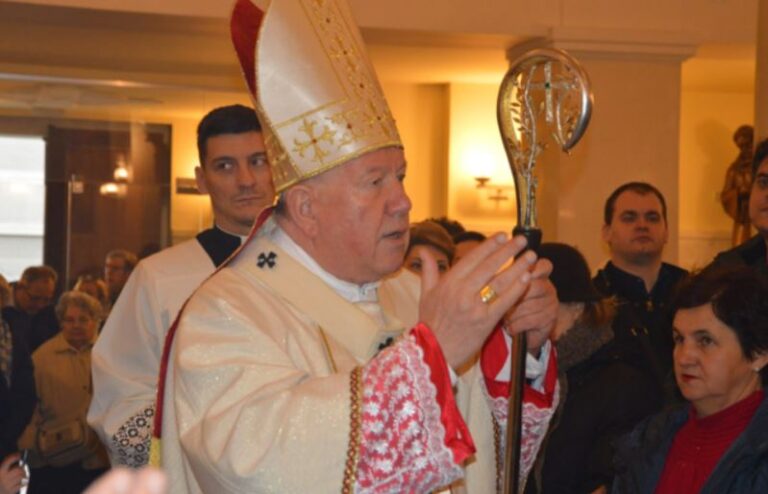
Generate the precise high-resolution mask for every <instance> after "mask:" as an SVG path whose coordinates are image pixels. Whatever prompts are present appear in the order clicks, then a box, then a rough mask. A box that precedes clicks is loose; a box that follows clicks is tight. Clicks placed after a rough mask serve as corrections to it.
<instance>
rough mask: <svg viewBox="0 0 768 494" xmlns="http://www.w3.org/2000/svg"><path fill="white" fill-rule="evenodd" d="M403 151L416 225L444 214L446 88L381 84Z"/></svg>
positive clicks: (406, 186) (445, 207) (445, 195)
mask: <svg viewBox="0 0 768 494" xmlns="http://www.w3.org/2000/svg"><path fill="white" fill-rule="evenodd" d="M383 90H384V93H385V96H386V97H387V100H388V102H389V106H390V109H391V110H392V114H393V115H394V117H395V120H396V122H397V127H398V130H399V131H400V137H401V139H402V141H403V146H404V147H405V157H406V160H407V163H408V171H407V175H406V179H405V189H406V192H408V195H409V197H410V198H411V202H412V203H413V209H412V210H411V220H412V221H420V220H422V219H425V218H428V217H430V216H441V215H445V214H446V212H447V181H448V169H447V166H446V163H447V160H448V158H447V146H446V144H447V139H448V121H449V109H448V88H447V87H446V86H445V85H444V84H384V85H383Z"/></svg>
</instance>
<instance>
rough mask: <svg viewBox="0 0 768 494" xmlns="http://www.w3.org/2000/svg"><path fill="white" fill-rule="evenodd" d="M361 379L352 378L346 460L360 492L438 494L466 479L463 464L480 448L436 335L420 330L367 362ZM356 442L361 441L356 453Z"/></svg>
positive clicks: (423, 328)
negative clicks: (357, 381)
mask: <svg viewBox="0 0 768 494" xmlns="http://www.w3.org/2000/svg"><path fill="white" fill-rule="evenodd" d="M361 378H362V381H361V384H360V388H359V389H357V388H356V384H354V379H353V380H352V381H353V382H352V388H353V389H352V406H351V418H352V423H351V429H350V431H351V434H352V436H351V439H352V440H351V441H350V452H349V453H348V455H347V465H348V467H351V465H353V464H355V463H356V465H357V468H355V469H354V471H355V479H354V482H355V485H356V489H355V491H356V492H405V491H407V492H431V491H433V490H435V489H437V488H439V487H442V486H445V485H448V484H450V483H452V482H453V481H455V480H457V479H458V478H460V477H461V475H462V469H461V466H460V464H461V462H463V460H464V459H466V457H467V456H468V455H470V454H472V453H473V452H474V444H473V443H472V438H471V437H470V435H469V432H468V430H467V427H466V424H465V423H464V421H463V419H462V418H461V415H460V414H459V411H458V408H457V407H456V403H455V401H454V397H453V391H452V389H451V383H450V377H449V373H448V367H447V365H446V363H445V359H444V357H443V355H442V352H441V351H440V347H439V345H438V344H437V341H436V340H435V339H434V336H433V335H432V333H431V331H429V329H428V328H427V327H426V326H423V325H419V326H417V327H416V328H414V329H413V330H412V331H411V332H410V333H409V334H408V335H406V336H405V337H403V338H401V339H400V340H399V341H398V342H397V343H396V344H394V345H393V346H391V347H389V348H387V349H385V350H383V351H382V352H381V353H379V354H378V355H377V356H376V357H375V358H374V359H372V360H371V361H370V362H369V363H368V364H366V365H365V366H364V367H363V368H362V371H361ZM356 396H357V397H359V398H357V399H359V400H360V412H359V417H358V419H355V400H356V398H355V397H356ZM358 424H359V425H358ZM357 428H359V436H358V433H357V432H356V430H357ZM355 437H359V438H360V444H359V448H358V451H359V452H358V454H357V456H355V453H354V446H355V439H354V438H355ZM351 470H352V468H348V471H347V472H345V479H347V478H350V475H348V474H350V473H351ZM348 482H349V484H351V482H350V481H348Z"/></svg>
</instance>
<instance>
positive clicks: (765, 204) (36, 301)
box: [0, 1, 768, 494]
mask: <svg viewBox="0 0 768 494" xmlns="http://www.w3.org/2000/svg"><path fill="white" fill-rule="evenodd" d="M269 8H270V9H273V11H272V12H271V16H267V17H265V16H264V12H263V11H261V10H259V9H258V8H257V7H255V6H254V5H253V4H251V3H250V2H248V1H239V2H237V5H236V7H235V10H234V17H233V24H232V26H233V41H234V43H235V47H236V49H237V52H238V56H239V58H240V61H241V63H242V65H243V68H244V72H245V74H246V79H247V82H248V86H249V89H250V91H251V93H252V95H253V96H254V99H255V101H257V106H256V109H257V111H256V112H254V110H253V109H251V108H247V107H244V106H241V105H232V106H226V107H221V108H216V109H214V110H212V111H211V112H210V113H208V114H207V115H206V116H205V117H204V118H203V119H202V120H201V122H200V124H199V126H198V133H197V135H198V140H197V146H198V151H199V166H198V167H197V168H196V170H195V174H196V179H197V184H198V187H199V189H200V190H201V191H202V192H204V193H207V194H208V195H209V196H210V199H211V204H212V209H213V213H214V225H213V226H212V228H210V229H208V230H205V231H203V232H201V233H200V234H198V235H197V236H196V238H194V239H191V240H188V241H186V242H183V243H180V244H178V245H175V246H173V247H170V248H168V249H165V250H162V251H160V252H158V253H155V254H153V255H150V256H148V257H146V258H143V259H141V260H140V261H139V260H138V259H137V257H136V256H135V255H134V254H132V253H130V252H128V251H125V250H116V251H112V252H110V253H108V254H107V256H106V259H105V264H104V276H103V279H102V278H101V277H97V276H82V277H80V278H79V279H78V280H77V281H76V283H75V284H74V285H73V286H72V288H71V290H68V291H65V292H64V293H62V294H61V295H60V296H59V297H56V287H57V283H58V276H57V273H56V272H55V271H54V270H53V269H51V268H50V267H47V266H34V267H30V268H28V269H26V270H25V271H24V272H23V274H22V275H21V277H20V278H19V280H18V281H15V282H13V283H11V284H8V283H7V282H3V283H0V303H1V304H2V320H1V321H0V459H1V460H2V461H1V462H0V494H12V493H16V492H18V491H19V490H20V489H21V488H22V486H23V485H26V486H27V488H28V492H30V493H32V494H38V493H70V492H71V493H79V492H83V490H84V489H86V488H88V486H89V485H90V486H91V487H90V489H91V490H89V491H88V492H89V493H94V494H105V493H110V492H129V491H130V489H133V490H134V491H135V492H153V493H154V492H157V493H159V492H163V491H165V490H166V489H170V491H171V492H179V493H182V492H195V493H196V492H336V491H339V490H341V491H342V492H433V491H437V490H439V489H445V488H449V489H450V490H451V492H454V493H460V492H469V493H483V494H485V493H491V492H500V489H501V483H502V474H503V472H504V465H503V461H504V438H505V436H506V434H505V428H506V422H507V396H508V389H509V377H508V376H509V368H510V366H511V365H512V362H511V354H512V352H511V349H510V341H511V336H512V335H514V334H520V333H524V334H525V335H526V338H527V342H528V353H527V355H526V356H525V358H526V362H525V381H526V382H525V388H524V393H523V404H522V422H523V437H522V449H521V455H520V458H519V461H520V466H521V472H522V475H521V479H522V482H523V485H524V492H526V493H527V494H535V493H547V494H549V493H553V494H554V493H557V494H560V493H579V494H581V493H608V492H613V493H618V494H634V493H653V492H656V493H661V494H665V493H696V492H712V493H715V492H716V493H758V492H766V491H768V484H767V483H766V478H768V475H767V473H768V470H767V469H768V459H766V458H768V456H766V444H768V443H766V442H765V441H764V436H765V434H766V433H765V430H766V428H765V425H766V420H768V415H766V414H768V405H767V404H766V398H765V393H764V391H763V379H765V378H766V377H768V369H766V364H767V363H768V276H766V275H767V274H768V257H767V255H766V245H767V244H768V140H766V141H763V142H762V143H760V144H759V145H758V147H757V150H756V152H755V155H754V165H753V175H754V178H753V182H752V188H751V196H750V202H749V214H750V219H751V221H752V224H753V226H754V227H755V228H756V229H757V230H758V232H759V233H758V234H757V235H756V236H755V237H754V238H752V239H750V240H748V241H747V242H745V243H744V244H742V245H740V246H737V247H735V248H734V249H732V250H729V251H727V252H724V253H722V254H720V255H718V256H717V258H716V259H714V260H713V263H712V265H711V266H708V267H706V268H705V269H703V270H702V271H701V272H698V273H694V274H689V273H687V272H686V271H685V270H684V269H682V268H680V267H678V266H674V265H671V264H668V263H665V262H663V261H662V258H663V253H664V247H665V244H666V243H667V239H668V234H669V233H668V227H667V216H668V211H667V205H666V201H665V199H664V196H663V195H662V194H661V192H660V191H659V190H658V189H657V188H656V187H655V186H653V185H652V184H648V183H645V182H639V181H638V182H630V183H626V184H622V185H619V186H618V187H617V188H616V189H615V191H614V192H613V193H612V194H610V195H609V196H608V197H607V198H606V202H605V208H604V222H603V223H604V224H603V227H602V231H601V232H595V235H602V238H603V240H604V241H605V243H606V245H607V246H608V248H609V251H610V260H609V261H608V262H607V263H606V265H605V266H603V267H601V268H600V269H599V270H597V274H596V275H595V276H592V270H591V268H590V267H589V266H588V264H587V262H586V260H585V259H584V256H583V255H582V254H581V253H580V252H579V251H578V249H577V248H575V247H574V246H572V245H569V244H568V243H567V240H568V239H561V240H563V242H561V243H544V244H542V245H541V246H540V247H539V248H538V249H537V250H536V252H532V251H526V250H525V248H526V245H525V241H524V239H521V238H509V237H508V236H507V235H505V234H500V233H496V234H492V235H488V236H486V235H485V234H483V233H481V232H475V231H466V230H465V229H464V227H463V226H462V225H461V224H459V223H458V222H456V221H452V220H449V219H447V218H436V219H429V220H425V221H422V222H418V223H413V224H409V211H410V207H411V203H410V199H409V198H408V196H407V194H406V193H405V189H404V187H403V180H404V178H405V171H406V165H405V159H404V154H403V149H402V144H401V143H400V140H399V136H398V135H397V130H396V128H395V125H394V121H393V119H392V117H391V115H390V114H389V110H388V108H387V104H386V100H385V99H384V98H383V95H381V93H380V90H379V89H378V87H377V83H376V80H375V75H373V74H372V72H371V71H370V69H369V67H368V66H367V64H366V63H360V62H361V61H365V55H364V52H362V51H361V50H360V49H359V47H358V45H357V44H356V43H359V40H358V39H357V38H356V34H355V33H356V30H355V29H353V28H350V26H354V25H353V24H351V23H349V22H346V19H347V16H348V13H345V12H341V13H340V14H339V13H338V12H332V13H329V14H328V15H327V16H325V17H323V16H321V17H315V16H313V15H310V14H309V13H308V12H304V11H302V12H299V11H296V10H292V9H290V8H289V7H286V4H276V5H273V6H271V7H269ZM342 10H343V9H342ZM337 17H338V18H337ZM341 21H343V22H341ZM264 22H280V23H282V24H281V25H282V26H283V28H284V29H288V30H290V31H291V32H292V34H293V35H295V39H299V40H308V39H314V38H313V37H312V36H310V35H309V33H310V32H311V33H315V32H325V31H324V30H327V29H335V30H336V31H334V32H336V33H337V35H338V38H335V39H337V40H340V41H339V43H342V44H343V43H349V46H348V48H349V49H345V50H342V51H341V52H338V53H337V52H336V51H334V55H333V56H331V55H328V57H329V58H328V61H327V65H323V64H320V65H313V63H314V62H315V59H316V55H317V53H318V51H317V50H319V52H322V51H323V50H325V48H322V49H320V48H318V47H315V48H316V49H315V50H314V51H313V50H309V51H306V52H305V51H302V49H300V47H301V43H297V44H296V45H295V46H294V45H291V46H289V47H287V48H286V49H287V50H291V49H292V50H298V51H297V52H296V53H292V54H286V53H283V52H282V51H281V52H280V57H281V58H280V59H279V60H277V61H275V60H273V59H272V58H271V57H272V56H273V55H271V54H270V52H269V50H267V51H265V52H264V53H261V52H259V51H258V50H256V52H257V53H260V56H259V57H256V54H255V52H254V49H253V48H254V43H256V44H257V45H258V44H259V43H261V44H262V45H264V46H272V45H271V44H270V43H271V38H270V36H273V35H274V32H273V31H270V30H268V29H267V30H264V31H263V32H262V34H263V36H261V37H258V39H257V37H256V36H255V34H254V29H255V30H256V31H258V30H259V29H260V28H261V27H263V26H262V23H264ZM334 23H339V24H334ZM329 25H330V26H331V27H329ZM350 29H351V31H350ZM338 33H341V34H338ZM352 48H354V49H352ZM361 53H362V54H361ZM287 55H292V56H287ZM310 55H311V58H306V57H310ZM342 55H343V56H342ZM274 56H277V55H274ZM302 57H304V58H302ZM345 57H347V58H345ZM293 58H295V59H296V60H300V61H302V60H303V62H302V63H305V64H307V66H309V67H312V70H313V72H312V75H313V79H312V81H313V84H314V85H316V86H318V87H320V86H323V85H325V86H323V87H326V86H327V87H326V89H327V91H326V92H323V91H317V92H311V93H310V92H307V93H301V94H300V95H299V94H294V93H292V92H291V91H292V89H290V88H289V89H286V88H285V87H283V86H282V85H278V86H275V83H274V81H273V80H272V79H270V76H268V75H265V73H269V74H271V73H273V72H274V73H279V72H280V67H281V65H280V64H281V63H283V62H281V61H283V60H286V59H291V60H292V59H293ZM264 64H272V65H269V67H270V71H271V72H270V71H259V70H258V68H259V67H260V66H262V65H264ZM334 64H341V66H342V67H344V70H353V72H354V74H353V75H354V80H355V81H356V82H355V86H354V88H355V89H354V90H352V89H349V88H346V87H345V90H347V89H349V91H350V92H349V93H348V94H351V95H353V96H350V99H349V100H345V103H344V104H355V105H358V106H355V107H352V108H351V109H350V108H346V109H338V110H339V112H338V113H334V114H333V115H331V116H327V117H324V120H323V122H324V123H323V125H324V126H325V131H326V133H330V134H333V133H334V132H336V133H338V135H339V136H344V138H343V139H341V137H340V138H339V139H340V140H339V141H338V142H341V143H343V145H342V144H340V145H339V146H337V147H336V148H333V149H326V150H325V151H323V153H319V151H318V149H320V148H318V147H317V146H319V144H318V142H317V139H319V138H315V141H314V142H312V143H310V144H311V146H315V152H314V154H313V153H311V152H310V151H308V149H309V147H311V146H309V147H304V146H302V145H299V143H300V141H301V139H300V137H302V136H304V137H306V136H307V135H310V136H314V135H315V134H313V132H314V131H313V130H312V129H313V125H315V124H313V123H311V122H310V121H309V120H308V119H309V118H310V117H309V115H310V114H311V113H312V112H313V111H315V110H316V109H317V108H321V109H322V111H326V110H327V109H328V108H330V107H332V106H333V105H335V104H337V103H338V101H337V100H333V101H331V102H328V101H325V100H323V99H322V98H324V97H326V95H327V94H334V91H335V90H337V89H338V88H337V87H336V86H335V85H337V84H342V85H343V84H344V82H343V81H342V80H341V79H339V77H338V73H340V72H338V71H334V69H332V67H335V65H334ZM350 67H352V69H350ZM296 70H298V69H296ZM291 73H292V74H293V75H294V76H295V75H296V74H295V73H293V72H291ZM350 77H352V76H350ZM328 88H330V89H328ZM257 89H258V90H257ZM299 89H300V88H299ZM326 93H327V94H326ZM313 98H316V99H313ZM278 100H279V101H278ZM350 102H351V103H350ZM361 109H363V110H364V111H366V112H372V113H371V114H366V116H365V118H361V119H358V120H355V118H357V117H354V115H356V112H357V111H363V110H361ZM353 110H354V111H353ZM299 117H300V118H299ZM373 121H375V122H377V124H376V125H375V126H374V125H370V122H373ZM261 122H265V124H264V125H265V127H264V128H262V124H261ZM281 122H284V123H281ZM366 122H368V123H366ZM278 124H279V125H278ZM356 125H369V127H365V128H364V129H360V130H357V127H355V126H356ZM331 141H333V139H331ZM273 204H274V206H273ZM512 258H517V260H516V261H515V262H512V263H510V262H508V261H509V260H510V259H512ZM160 441H162V442H160ZM160 444H162V447H159V446H160ZM158 460H159V464H160V465H161V466H162V468H163V472H164V475H166V476H167V482H166V480H165V479H163V478H162V475H161V476H160V477H159V478H158V476H157V473H156V472H154V471H150V470H145V469H141V468H142V467H145V466H146V465H148V464H157V461H158ZM110 466H112V467H129V468H132V469H140V470H138V471H139V472H140V473H138V474H135V473H133V474H132V473H131V472H130V471H126V470H125V469H123V468H113V469H112V471H111V472H110V473H109V474H107V475H106V476H104V477H103V478H102V479H101V480H99V481H96V482H95V483H94V480H95V479H97V478H98V477H100V476H102V475H103V474H104V473H105V472H107V470H109V468H110ZM131 485H134V487H130V486H131ZM142 489H144V490H142Z"/></svg>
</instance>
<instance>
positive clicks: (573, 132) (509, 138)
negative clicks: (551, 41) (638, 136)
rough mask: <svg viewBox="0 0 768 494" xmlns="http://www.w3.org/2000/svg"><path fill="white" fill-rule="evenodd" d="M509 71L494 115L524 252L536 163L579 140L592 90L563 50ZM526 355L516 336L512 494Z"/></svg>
mask: <svg viewBox="0 0 768 494" xmlns="http://www.w3.org/2000/svg"><path fill="white" fill-rule="evenodd" d="M510 67H511V68H510V69H509V71H508V72H507V74H506V75H505V76H504V80H503V81H502V83H501V88H500V89H499V99H498V105H497V111H498V113H497V116H498V120H499V130H500V131H501V138H502V140H503V141H504V149H505V150H506V152H507V159H508V161H509V166H510V168H511V169H512V175H513V177H514V180H515V191H516V193H517V226H516V227H515V229H514V230H513V233H514V234H515V235H525V237H526V238H527V239H528V248H530V249H533V250H536V249H537V248H538V246H539V245H540V243H541V229H539V226H538V221H537V218H536V213H537V209H536V185H537V181H536V176H535V174H534V168H535V165H536V159H537V157H538V156H539V154H541V152H542V151H543V150H544V148H545V146H546V145H547V142H548V141H549V139H550V138H551V139H552V140H554V142H555V143H556V144H557V145H558V146H559V147H560V148H561V149H562V150H563V151H564V152H566V153H567V152H568V151H569V150H570V149H571V148H572V147H573V146H575V145H576V143H577V142H579V139H581V136H582V135H583V134H584V131H585V130H586V128H587V124H588V123H589V117H590V115H591V113H592V92H591V90H590V85H589V78H588V77H587V73H586V72H585V71H584V69H583V68H582V66H581V65H580V64H579V63H578V62H577V61H576V60H575V59H574V58H572V57H571V56H570V55H568V54H567V53H565V52H564V51H562V50H557V49H554V48H538V49H534V50H531V51H528V52H526V53H524V54H523V55H522V56H520V57H519V58H517V59H516V60H515V61H514V62H513V63H512V64H511V66H510ZM525 354H526V341H525V334H517V335H515V336H514V337H513V338H512V371H511V376H510V390H509V412H508V416H507V417H508V418H507V435H506V454H505V457H504V476H503V479H504V481H503V482H504V489H503V492H504V494H517V493H518V492H520V489H521V488H522V487H524V486H522V485H520V480H521V479H520V445H521V432H522V405H523V400H522V397H523V383H524V382H525ZM499 487H500V486H499Z"/></svg>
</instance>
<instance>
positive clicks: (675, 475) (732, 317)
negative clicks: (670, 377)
mask: <svg viewBox="0 0 768 494" xmlns="http://www.w3.org/2000/svg"><path fill="white" fill-rule="evenodd" d="M673 337H674V342H675V347H674V354H673V360H674V370H675V379H676V380H677V384H678V386H679V387H680V391H681V393H682V394H683V396H684V397H685V398H686V399H687V400H688V401H689V404H687V405H685V406H683V407H682V408H678V409H674V410H669V411H665V412H662V413H661V414H659V415H656V416H654V417H652V418H651V419H649V420H647V421H645V422H643V423H642V424H640V425H639V426H638V427H637V428H636V429H635V430H634V431H633V432H632V434H631V435H630V436H629V437H628V438H627V439H626V441H625V443H624V444H623V446H622V448H621V449H620V456H619V460H620V463H621V464H622V465H624V467H625V469H624V470H623V472H622V473H621V474H620V475H619V476H618V477H617V479H616V480H615V482H614V484H613V491H612V492H613V493H616V494H644V493H647V494H668V493H669V494H671V493H674V494H694V493H701V494H715V493H716V494H750V493H754V494H757V493H766V492H768V400H766V394H765V391H764V389H763V384H764V382H765V377H766V375H765V373H766V364H767V363H768V280H766V279H765V278H764V277H761V276H760V275H759V274H757V273H756V272H755V271H754V270H753V269H750V268H726V269H722V268H714V269H708V270H706V271H704V272H702V273H700V274H698V275H696V276H694V277H692V278H691V279H689V280H688V281H687V282H686V283H685V284H684V285H683V286H682V287H681V289H680V293H679V294H678V297H677V312H676V314H675V320H674V330H673Z"/></svg>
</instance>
